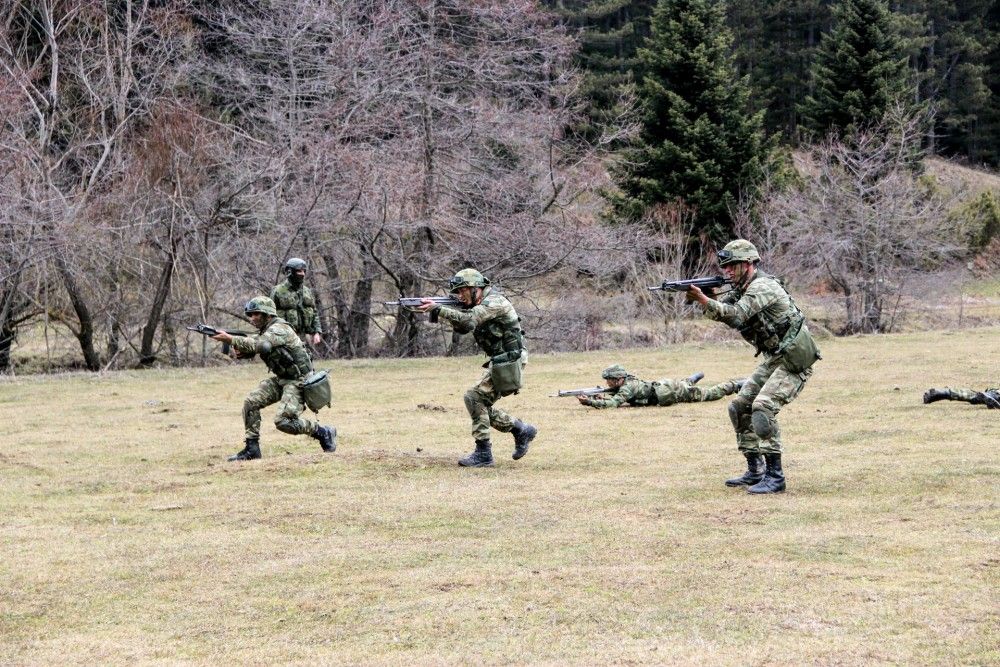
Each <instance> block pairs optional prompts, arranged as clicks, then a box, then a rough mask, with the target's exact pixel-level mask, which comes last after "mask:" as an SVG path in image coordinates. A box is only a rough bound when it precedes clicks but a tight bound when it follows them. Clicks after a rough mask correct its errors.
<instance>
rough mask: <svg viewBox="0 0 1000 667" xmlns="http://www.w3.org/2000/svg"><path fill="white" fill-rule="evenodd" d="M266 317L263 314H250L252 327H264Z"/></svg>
mask: <svg viewBox="0 0 1000 667" xmlns="http://www.w3.org/2000/svg"><path fill="white" fill-rule="evenodd" d="M266 317H267V315H265V314H264V313H250V321H251V322H253V325H254V326H255V327H257V328H258V329H260V328H261V327H263V326H264V321H265V318H266Z"/></svg>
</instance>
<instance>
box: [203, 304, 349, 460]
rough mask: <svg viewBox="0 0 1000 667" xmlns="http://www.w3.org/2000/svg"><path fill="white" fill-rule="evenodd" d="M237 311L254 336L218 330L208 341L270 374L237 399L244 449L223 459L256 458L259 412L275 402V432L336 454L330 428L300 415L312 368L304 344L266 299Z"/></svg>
mask: <svg viewBox="0 0 1000 667" xmlns="http://www.w3.org/2000/svg"><path fill="white" fill-rule="evenodd" d="M243 310H244V312H245V313H246V315H247V317H249V318H250V321H251V322H252V323H253V325H254V326H255V327H256V328H257V331H258V332H259V333H257V334H251V335H249V336H231V335H230V334H228V333H226V332H221V333H219V334H218V335H216V336H213V338H214V339H215V340H217V341H221V342H223V343H229V344H230V345H231V346H232V350H233V352H232V354H233V355H234V356H237V357H239V358H248V357H252V356H254V355H255V354H256V355H259V356H260V358H261V361H263V362H264V363H265V364H266V365H267V368H268V370H270V371H271V373H273V375H272V376H271V377H268V378H266V379H264V380H262V381H261V383H260V384H259V385H257V388H256V389H254V390H253V391H251V392H250V394H248V395H247V397H246V400H244V401H243V426H244V428H245V438H246V443H245V444H246V446H245V447H244V448H243V449H242V450H240V451H239V452H237V453H236V454H234V455H233V456H230V457H229V460H230V461H249V460H252V459H259V458H260V409H261V408H263V407H266V406H268V405H272V404H274V403H279V405H278V413H277V414H276V415H275V417H274V425H275V426H276V427H277V428H278V430H279V431H281V432H283V433H288V434H291V435H300V434H301V435H308V436H311V437H313V438H315V439H316V440H319V444H320V447H322V449H323V451H324V452H332V451H334V450H336V449H337V429H336V428H333V427H330V426H322V425H320V424H319V423H318V422H313V421H310V420H309V419H303V418H302V417H301V415H302V412H303V411H304V410H305V407H306V406H305V401H304V398H303V393H302V392H303V389H302V382H303V380H304V379H305V377H306V375H308V374H309V372H310V371H311V370H312V362H311V361H310V360H309V354H308V352H307V351H306V347H305V345H304V344H303V343H302V341H301V340H300V339H299V337H298V335H297V334H296V333H295V331H294V330H293V329H292V328H291V327H290V326H289V325H288V323H287V322H285V321H284V320H283V319H281V318H279V317H278V312H277V310H275V307H274V302H273V301H272V300H271V299H269V298H267V297H266V296H257V297H254V298H253V299H250V301H248V302H247V305H246V307H245V308H244V309H243ZM314 407H315V406H314Z"/></svg>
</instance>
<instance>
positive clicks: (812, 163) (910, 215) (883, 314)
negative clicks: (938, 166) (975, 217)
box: [753, 117, 963, 333]
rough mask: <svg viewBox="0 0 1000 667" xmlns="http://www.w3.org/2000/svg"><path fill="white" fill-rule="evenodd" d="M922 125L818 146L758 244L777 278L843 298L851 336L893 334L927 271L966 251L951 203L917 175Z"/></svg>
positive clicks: (774, 202)
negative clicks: (822, 287)
mask: <svg viewBox="0 0 1000 667" xmlns="http://www.w3.org/2000/svg"><path fill="white" fill-rule="evenodd" d="M918 127H919V125H918V123H917V121H916V120H915V119H912V118H899V117H891V118H889V119H887V120H886V121H885V122H884V123H882V124H881V125H879V126H877V127H874V128H872V129H870V130H869V131H867V132H864V133H862V134H860V135H858V136H856V137H854V138H853V139H852V141H851V142H850V143H845V142H841V141H837V140H836V139H830V140H828V141H826V142H825V143H823V144H820V145H817V146H815V147H814V148H813V150H812V152H811V154H810V156H809V159H808V162H807V163H806V164H804V165H802V166H803V168H804V170H805V172H806V173H807V174H808V178H806V179H804V180H803V181H802V183H801V184H799V185H798V186H797V187H794V188H791V189H786V190H783V191H775V190H771V192H770V193H769V195H768V196H767V197H766V199H765V200H764V203H763V205H762V206H761V207H760V209H759V220H760V224H759V225H758V226H757V228H756V229H755V236H754V239H753V240H756V241H758V242H759V243H760V246H761V248H760V249H761V251H762V252H763V253H766V254H767V255H768V257H769V262H770V265H771V266H773V267H775V268H776V270H777V271H779V272H783V273H785V274H786V275H788V276H794V278H795V279H796V280H797V281H800V282H803V283H806V284H816V283H820V284H825V285H827V286H828V287H829V288H830V289H831V290H833V291H834V292H835V293H836V294H838V295H839V296H840V300H841V303H842V305H843V308H844V312H845V325H844V327H843V332H844V333H857V332H887V331H891V330H892V329H893V327H894V326H895V325H896V324H897V323H898V322H899V317H900V315H901V314H902V313H903V312H904V310H905V309H906V308H907V307H908V305H909V304H908V299H912V298H913V297H914V296H916V294H917V292H916V289H917V287H918V286H919V285H920V283H921V281H920V280H918V278H919V277H920V276H921V275H922V274H926V273H927V272H931V271H934V270H937V269H940V268H942V267H944V266H947V265H948V264H949V263H951V262H953V261H954V260H955V259H957V258H959V257H960V256H961V255H962V253H963V246H962V244H961V243H960V239H959V236H958V234H957V229H956V226H955V224H954V223H953V222H952V221H951V220H949V216H948V211H949V209H950V207H951V201H952V197H950V196H949V195H948V193H947V190H946V189H945V188H935V187H934V186H933V185H931V184H929V183H928V182H927V181H926V180H922V179H921V178H920V177H919V175H918V174H917V173H916V172H915V171H914V170H913V165H914V160H913V142H914V139H915V138H917V137H918V132H917V129H918Z"/></svg>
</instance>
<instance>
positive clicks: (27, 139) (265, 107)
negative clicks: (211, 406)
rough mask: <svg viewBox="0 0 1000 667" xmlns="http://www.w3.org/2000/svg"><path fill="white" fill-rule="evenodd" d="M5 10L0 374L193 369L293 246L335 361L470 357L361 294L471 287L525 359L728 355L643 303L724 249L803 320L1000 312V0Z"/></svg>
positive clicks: (108, 2) (669, 309) (105, 4)
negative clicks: (518, 328)
mask: <svg viewBox="0 0 1000 667" xmlns="http://www.w3.org/2000/svg"><path fill="white" fill-rule="evenodd" d="M0 9H2V11H0V17H3V19H2V23H0V117H2V118H3V121H2V125H0V156H2V160H3V164H4V173H3V174H0V201H2V202H3V204H2V206H0V371H2V372H7V373H11V372H15V371H16V372H31V371H36V370H53V369H63V368H67V367H82V368H86V369H89V370H93V371H98V370H102V369H107V368H121V367H132V366H136V365H139V366H151V365H157V364H172V365H187V364H204V363H209V362H211V361H213V360H215V359H216V358H217V356H218V355H217V354H216V351H215V350H214V349H213V347H214V346H209V345H207V343H206V341H204V340H203V339H202V338H201V337H200V336H197V335H194V334H190V333H189V332H187V331H186V330H185V329H184V325H185V324H193V323H196V322H210V323H213V324H224V325H232V324H233V323H234V322H236V321H237V320H239V319H240V318H241V316H242V308H241V306H242V304H243V303H244V302H245V301H246V300H247V299H248V298H250V297H251V296H253V295H255V294H259V293H267V292H268V291H269V290H270V288H271V287H272V286H273V285H274V284H275V283H276V282H278V281H280V279H281V278H282V276H281V266H282V265H283V263H284V262H285V261H286V260H287V259H288V258H289V257H292V256H299V257H303V258H305V259H306V260H307V261H308V262H309V266H310V274H309V277H308V284H310V285H311V286H312V287H313V288H314V290H315V291H316V293H317V296H318V298H319V301H320V314H321V320H322V325H323V329H324V331H325V332H326V333H325V336H324V341H323V343H322V344H321V345H320V346H319V347H318V349H317V350H316V352H317V354H319V355H320V356H325V357H343V358H349V357H361V356H414V355H423V354H440V353H445V352H447V353H455V352H459V351H462V350H465V349H469V343H468V342H467V341H462V340H461V339H460V338H454V339H453V338H452V337H451V336H450V334H446V333H445V332H443V331H442V330H441V329H440V328H439V327H437V326H433V325H431V326H428V324H427V323H426V321H422V320H421V319H418V318H417V317H416V316H415V315H413V314H412V313H407V312H397V311H395V310H392V309H386V308H383V307H382V306H381V305H380V304H378V302H379V301H380V300H383V299H389V298H392V297H394V296H396V295H398V294H406V295H416V294H423V293H439V292H440V291H441V289H442V286H443V284H444V282H445V281H446V280H447V278H448V277H450V276H451V275H452V274H453V273H454V272H455V271H457V270H458V269H460V268H463V267H465V266H474V267H476V268H478V269H480V270H482V271H483V272H484V273H486V274H487V275H488V276H489V277H490V278H491V279H493V281H494V283H495V284H497V285H498V286H499V287H500V288H501V289H502V290H503V291H504V292H505V293H507V294H510V295H513V296H516V297H517V299H516V303H517V307H518V310H519V312H520V313H521V315H522V317H523V319H524V322H525V329H526V331H527V333H528V337H529V341H530V342H529V344H530V346H531V349H532V350H535V351H546V350H574V349H594V348H598V347H624V346H642V345H654V344H661V343H664V342H676V341H680V340H685V339H690V338H699V337H704V336H710V335H729V334H726V333H723V332H720V331H718V329H717V328H703V327H701V326H700V325H699V322H697V321H696V320H694V319H691V317H690V315H691V309H690V307H687V306H685V305H684V304H683V303H681V302H680V301H679V300H678V299H674V298H670V297H667V298H663V297H661V296H659V295H655V294H651V293H650V292H649V291H648V290H646V289H645V288H646V287H647V286H651V285H656V284H658V283H659V282H660V281H661V280H662V279H663V278H665V277H683V276H686V275H689V274H695V273H702V272H705V271H710V270H712V266H711V259H712V258H713V256H714V255H713V253H714V250H715V249H716V248H717V247H719V245H720V244H721V243H724V242H725V241H726V240H728V239H729V238H732V237H734V236H737V235H739V236H744V237H746V238H749V239H751V240H752V241H754V243H756V244H757V245H758V247H759V248H760V250H761V252H762V254H763V255H764V257H765V268H766V269H767V270H769V271H772V272H775V273H778V274H780V275H782V276H784V277H785V279H786V280H787V281H788V283H789V284H790V285H791V286H792V287H793V290H794V291H795V293H796V296H797V298H799V300H800V301H805V302H806V303H807V306H808V307H807V308H806V310H807V312H808V314H809V315H810V316H811V319H812V320H813V321H814V322H815V323H816V324H817V329H819V330H823V329H824V328H825V329H827V330H828V331H829V332H831V333H834V334H841V333H857V332H871V333H876V332H888V331H897V330H900V329H903V328H911V329H912V328H927V327H935V326H954V325H956V324H957V325H967V324H980V323H990V322H996V321H997V308H996V303H997V297H998V296H1000V284H998V282H997V279H996V275H997V267H998V264H997V259H996V258H997V257H998V256H1000V252H998V251H1000V185H998V182H1000V181H998V179H997V177H996V176H995V175H993V172H992V171H991V170H995V169H996V167H997V166H998V164H1000V67H998V64H1000V46H998V44H1000V35H998V34H997V33H998V26H1000V2H988V1H971V2H945V1H940V2H936V1H928V0H920V1H913V2H892V3H886V2H881V1H879V0H839V1H838V2H825V1H820V0H788V1H780V2H754V1H732V2H728V3H722V2H709V1H707V0H660V2H658V3H654V2H650V1H641V2H622V1H613V0H612V1H608V0H599V1H592V2H585V1H581V2H565V1H564V2H560V1H552V0H550V1H546V2H532V1H528V0H504V1H502V2H501V1H492V0H481V1H476V2H468V1H462V0H383V1H381V2H370V1H364V0H339V1H336V2H329V1H326V2H321V1H319V0H270V1H260V0H258V1H251V2H245V1H242V0H241V1H239V2H237V1H229V0H222V1H218V2H216V1H212V2H209V1H208V0H134V1H133V0H103V1H97V0H33V1H27V0H25V1H16V0H0ZM800 295H801V296H800Z"/></svg>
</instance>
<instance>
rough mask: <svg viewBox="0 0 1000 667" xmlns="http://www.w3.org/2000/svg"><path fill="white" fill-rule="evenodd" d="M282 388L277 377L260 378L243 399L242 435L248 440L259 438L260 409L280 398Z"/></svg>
mask: <svg viewBox="0 0 1000 667" xmlns="http://www.w3.org/2000/svg"><path fill="white" fill-rule="evenodd" d="M281 395H282V388H281V384H280V383H279V382H278V379H277V378H273V377H269V378H265V379H264V380H261V382H260V384H259V385H257V387H256V389H254V390H253V391H251V392H250V393H249V394H247V397H246V398H245V399H244V400H243V428H244V436H245V437H246V438H247V439H248V440H251V439H253V440H257V439H259V438H260V410H261V408H265V407H267V406H269V405H272V404H274V403H277V402H278V401H280V400H281Z"/></svg>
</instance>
